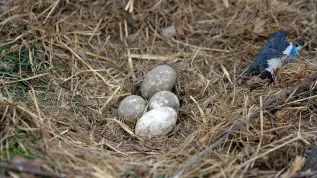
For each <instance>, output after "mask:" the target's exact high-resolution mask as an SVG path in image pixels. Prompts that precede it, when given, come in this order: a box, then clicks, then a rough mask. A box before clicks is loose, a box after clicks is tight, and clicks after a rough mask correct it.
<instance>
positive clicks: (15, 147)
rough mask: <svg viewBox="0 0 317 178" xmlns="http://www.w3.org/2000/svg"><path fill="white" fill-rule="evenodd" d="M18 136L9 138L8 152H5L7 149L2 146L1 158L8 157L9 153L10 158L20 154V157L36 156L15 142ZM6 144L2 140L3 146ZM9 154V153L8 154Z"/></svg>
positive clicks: (32, 157) (31, 157)
mask: <svg viewBox="0 0 317 178" xmlns="http://www.w3.org/2000/svg"><path fill="white" fill-rule="evenodd" d="M17 140H18V138H13V139H11V140H10V143H9V148H8V150H9V151H8V152H7V149H6V148H5V147H3V148H2V149H1V150H0V155H1V157H3V158H8V157H9V155H10V158H14V157H16V156H22V157H25V158H30V159H34V158H36V156H34V155H32V154H30V153H28V152H26V151H24V150H23V149H22V148H21V147H20V146H19V144H18V142H17ZM4 145H6V143H5V142H4V144H3V146H4ZM8 154H9V155H8Z"/></svg>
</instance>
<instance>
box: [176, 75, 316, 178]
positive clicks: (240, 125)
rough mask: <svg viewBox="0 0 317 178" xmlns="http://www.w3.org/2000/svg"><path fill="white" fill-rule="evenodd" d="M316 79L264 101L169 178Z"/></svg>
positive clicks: (177, 174)
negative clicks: (266, 110) (263, 111)
mask: <svg viewBox="0 0 317 178" xmlns="http://www.w3.org/2000/svg"><path fill="white" fill-rule="evenodd" d="M316 78H317V73H315V74H313V75H311V76H310V77H309V78H308V79H306V80H305V81H303V82H301V83H300V84H298V85H296V86H295V87H291V88H286V89H284V90H283V91H282V92H280V93H278V94H276V95H274V96H271V97H270V98H268V99H267V100H266V102H265V103H264V104H263V107H260V108H258V109H257V110H255V111H254V112H253V113H252V114H250V116H249V117H248V118H247V119H246V120H245V121H244V122H240V123H237V124H234V125H233V126H232V128H231V129H229V130H228V131H226V132H225V133H224V134H222V135H221V136H220V137H219V138H218V139H217V140H216V142H215V143H213V144H212V145H210V146H209V147H207V148H206V149H205V150H203V151H202V152H200V153H198V154H197V155H195V156H194V157H193V158H191V159H190V160H188V161H187V163H186V164H185V165H184V167H183V168H181V169H179V170H178V171H177V172H176V173H175V174H174V175H172V176H171V178H179V177H180V176H181V175H182V174H183V173H184V172H185V171H187V170H189V169H191V168H192V167H193V166H194V164H195V163H196V162H198V161H199V160H200V159H201V158H202V157H204V156H205V155H207V154H209V153H211V152H212V151H213V150H214V149H215V148H217V147H218V146H219V145H220V144H221V143H222V142H223V141H225V140H226V138H227V137H228V136H231V135H232V133H234V132H236V131H239V130H241V129H242V128H244V127H245V126H246V125H247V124H248V123H250V122H251V121H252V120H253V119H255V118H257V117H258V114H259V113H260V112H261V110H265V109H266V108H268V107H269V106H270V105H272V104H273V103H275V102H278V100H281V99H285V98H286V97H287V95H289V94H291V93H292V92H294V91H295V90H298V89H305V88H306V89H307V88H309V87H310V86H311V85H312V84H314V83H315V80H316Z"/></svg>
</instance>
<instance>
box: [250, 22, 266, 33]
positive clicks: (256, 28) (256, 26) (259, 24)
mask: <svg viewBox="0 0 317 178" xmlns="http://www.w3.org/2000/svg"><path fill="white" fill-rule="evenodd" d="M265 23H266V21H265V20H261V19H260V20H257V21H256V22H255V24H254V28H253V32H254V33H262V32H264V28H263V26H264V25H265Z"/></svg>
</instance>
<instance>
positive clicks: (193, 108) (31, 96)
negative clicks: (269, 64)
mask: <svg viewBox="0 0 317 178" xmlns="http://www.w3.org/2000/svg"><path fill="white" fill-rule="evenodd" d="M125 9H126V10H127V11H125ZM316 10H317V2H316V1H314V0H285V1H283V2H280V1H273V0H272V1H269V0H268V1H254V0H241V1H229V0H216V1H203V0H195V1H164V0H160V1H159V0H158V1H145V0H143V1H142V0H124V1H114V0H109V1H105V0H96V1H71V0H56V1H55V0H16V1H15V3H13V4H12V5H11V6H9V7H8V8H7V9H5V10H4V11H3V13H2V14H1V15H0V19H1V23H0V30H1V37H0V40H1V44H0V47H1V49H2V50H3V51H2V52H1V61H2V62H3V61H8V60H9V59H10V61H11V62H13V64H14V62H15V68H16V69H15V70H13V69H12V68H11V69H12V70H9V71H6V72H3V75H2V78H1V83H2V85H1V86H2V87H1V91H2V96H1V100H0V103H1V111H2V113H3V115H2V118H1V120H0V129H1V130H0V134H1V137H0V141H1V142H0V143H1V145H0V147H1V160H2V161H10V160H11V159H12V157H13V156H15V153H16V152H12V149H11V146H10V145H12V144H13V145H15V147H14V149H15V150H20V152H21V153H22V154H23V155H26V154H27V155H33V156H34V157H39V158H42V159H44V160H45V161H46V164H45V166H44V169H45V170H46V171H48V172H52V173H58V174H61V173H64V174H66V175H67V176H69V177H96V178H97V177H98V178H99V177H120V176H123V175H130V177H132V176H133V175H134V176H137V177H158V176H163V175H165V176H168V175H171V174H172V173H173V172H175V171H177V170H178V169H179V168H181V167H182V166H183V165H184V164H185V163H186V161H187V160H188V159H189V158H191V157H192V156H193V155H195V154H197V153H198V152H200V151H201V150H203V149H204V148H206V147H208V146H209V145H211V144H212V143H214V142H215V141H216V139H217V137H218V136H220V135H221V134H222V133H224V132H225V131H227V130H229V129H230V128H231V126H232V125H233V124H235V123H238V122H240V121H243V120H246V118H247V116H248V115H249V114H250V113H252V112H253V111H254V110H256V109H257V108H258V107H259V106H260V105H261V103H263V102H264V101H266V100H267V99H268V98H269V97H271V96H273V95H275V94H278V93H279V92H281V91H282V89H284V88H285V87H292V86H294V85H296V84H297V83H298V82H300V81H303V80H305V79H306V78H307V77H308V76H310V75H311V74H313V73H316V72H317V69H316V68H315V67H314V66H315V65H317V62H316V59H317V43H316V42H317V33H316V32H317V23H316ZM129 11H130V12H131V13H130V12H129ZM175 21H176V22H177V23H178V26H181V27H182V30H183V32H184V34H180V35H178V36H177V37H175V38H174V39H164V37H163V36H162V35H161V32H162V30H164V29H165V28H166V27H168V26H169V25H171V23H172V22H175ZM280 29H285V30H287V34H288V38H289V39H291V40H294V41H296V40H298V39H304V40H305V42H306V43H305V47H304V48H303V50H302V51H301V53H300V54H301V59H303V60H302V61H300V62H299V63H298V64H296V65H290V66H287V67H284V68H283V69H281V70H280V71H279V73H278V75H277V76H276V79H277V80H276V81H277V82H276V83H274V84H272V85H262V86H257V87H252V88H250V87H249V86H247V85H239V84H238V82H237V80H236V78H237V76H238V75H239V74H240V73H241V72H242V71H244V70H245V69H246V68H247V67H248V65H250V64H251V62H252V60H253V59H254V58H255V56H256V55H257V53H258V52H259V50H260V49H261V48H262V47H263V45H264V43H265V41H266V39H268V37H269V36H270V35H271V34H272V33H273V32H275V31H277V30H280ZM178 30H180V29H178ZM4 49H10V50H4ZM10 56H11V58H10ZM21 61H22V62H23V61H24V62H23V64H24V63H26V64H28V66H27V67H25V66H23V65H22V62H21ZM158 64H168V65H171V66H173V67H174V68H175V69H176V71H177V73H178V79H177V85H176V87H175V89H174V91H175V93H177V95H178V96H179V98H180V100H181V102H182V106H181V109H180V110H179V120H178V123H177V128H176V129H175V131H174V132H173V133H172V134H170V135H169V136H168V137H167V138H160V139H154V140H152V141H148V142H143V141H142V140H140V139H138V138H136V137H135V136H134V134H133V132H131V131H133V127H134V125H133V124H131V123H122V122H120V121H118V120H117V119H116V108H117V106H118V104H119V102H120V100H121V99H122V98H123V97H125V96H127V95H129V94H131V93H134V94H139V87H140V83H141V81H142V78H143V77H144V75H145V73H146V72H147V71H149V70H151V69H152V68H154V67H155V66H156V65H158ZM315 95H316V88H315V85H313V86H312V87H310V88H308V89H306V90H296V91H295V92H293V93H292V94H291V95H289V96H288V97H287V98H284V99H280V100H278V101H277V102H276V103H274V105H272V107H270V109H267V110H262V111H261V114H259V115H258V116H257V118H256V119H254V120H253V121H252V122H251V123H250V124H248V125H247V128H245V129H244V130H242V131H241V132H239V133H235V135H234V137H230V138H228V139H226V141H225V143H223V144H221V146H220V147H218V148H217V149H216V150H215V151H214V152H213V153H211V154H209V155H207V156H205V157H204V158H203V159H202V160H200V161H199V162H198V163H199V164H197V165H196V166H195V167H194V168H193V169H191V170H189V171H187V172H185V173H184V174H183V176H184V177H194V176H196V177H200V176H201V177H211V176H212V177H237V176H241V177H272V176H281V175H284V176H286V177H287V176H290V175H291V174H295V173H296V172H297V171H298V170H300V168H298V165H295V164H300V163H301V161H302V159H301V158H300V157H299V156H305V155H306V154H307V152H308V151H309V150H310V148H311V147H312V146H316V143H317V142H316V129H317V128H316V124H317V116H316V111H317V108H316V104H315V102H316V97H315ZM260 98H263V100H262V102H260V101H261V100H260ZM298 133H300V135H301V136H300V137H299V136H298ZM299 138H300V139H299ZM20 152H19V153H20ZM298 162H300V163H298ZM294 167H295V168H294ZM10 175H12V174H10Z"/></svg>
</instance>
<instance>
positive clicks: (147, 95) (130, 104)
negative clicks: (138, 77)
mask: <svg viewBox="0 0 317 178" xmlns="http://www.w3.org/2000/svg"><path fill="white" fill-rule="evenodd" d="M175 83H176V71H175V70H174V69H173V68H172V67H170V66H167V65H159V66H157V67H156V68H154V69H152V70H151V71H149V72H148V73H147V74H146V75H145V78H144V80H143V81H142V85H141V96H138V95H130V96H127V97H126V98H124V99H123V100H122V101H121V103H120V105H119V108H118V117H119V118H120V119H122V120H124V121H126V122H136V125H135V134H136V136H138V137H141V138H143V139H151V138H153V137H160V136H166V135H167V134H169V133H170V132H171V131H172V130H173V128H174V127H175V125H176V122H177V110H178V109H179V107H180V104H179V99H178V97H177V96H176V95H175V94H174V93H173V92H171V91H172V89H173V87H174V86H175Z"/></svg>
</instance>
